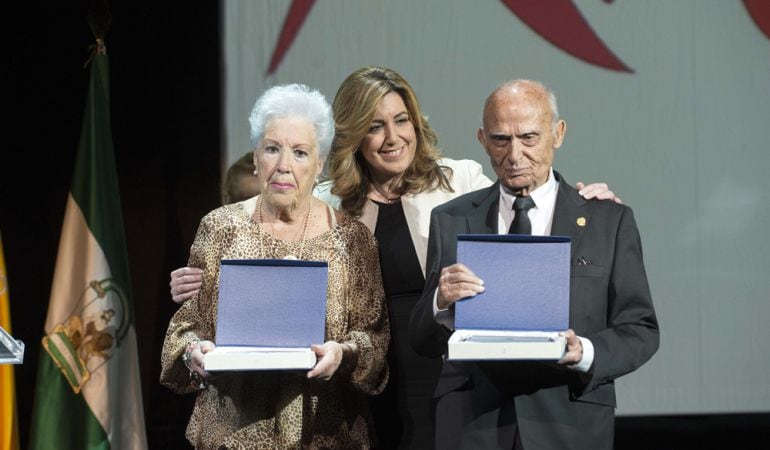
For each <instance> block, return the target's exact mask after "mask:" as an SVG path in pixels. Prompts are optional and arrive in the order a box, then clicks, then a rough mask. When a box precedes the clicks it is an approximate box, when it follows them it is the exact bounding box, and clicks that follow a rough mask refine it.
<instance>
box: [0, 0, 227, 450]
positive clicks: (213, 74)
mask: <svg viewBox="0 0 770 450" xmlns="http://www.w3.org/2000/svg"><path fill="white" fill-rule="evenodd" d="M16 3H24V5H23V6H18V5H17V6H15V7H13V8H11V9H10V10H8V9H6V10H5V11H4V13H3V14H2V16H3V18H2V19H0V20H2V26H1V27H0V28H2V44H0V45H2V46H3V53H2V55H3V60H4V61H3V63H2V64H1V65H0V76H1V77H2V92H3V94H2V99H3V101H2V103H3V109H4V112H5V114H3V116H4V117H5V119H4V123H3V126H2V130H3V133H2V135H3V142H2V144H0V145H1V147H0V148H2V157H1V158H0V186H1V187H0V190H1V193H2V195H0V231H2V235H3V244H4V249H5V258H6V264H7V271H8V273H7V275H8V281H9V288H10V302H11V319H12V323H13V330H14V336H15V337H16V338H18V339H21V340H23V341H24V343H25V344H26V354H25V362H24V364H23V365H20V366H17V367H16V372H15V373H16V383H17V397H18V412H19V426H20V434H21V448H26V446H27V444H28V442H29V424H30V417H31V414H32V411H31V410H32V402H33V396H34V388H35V380H36V374H37V361H38V356H39V351H40V339H41V337H42V336H43V325H44V322H45V317H46V312H47V308H48V299H49V295H50V289H51V282H52V279H53V270H54V264H55V260H56V253H57V249H58V245H59V234H60V232H61V225H62V221H63V219H64V206H65V201H66V198H67V193H68V190H69V187H70V183H71V177H72V172H73V164H74V158H75V152H76V148H77V143H78V139H79V135H80V128H81V120H82V114H83V108H84V106H85V95H86V87H87V81H88V71H87V70H86V69H84V68H83V64H84V62H85V61H86V59H87V56H88V46H89V45H91V44H92V42H93V38H92V35H91V32H90V30H89V28H88V24H87V21H86V15H87V10H88V3H89V2H87V1H80V2H78V1H75V2H71V1H69V2H48V3H44V4H41V3H38V2H16ZM110 3H111V5H110V7H111V10H112V15H113V22H112V28H111V31H110V32H109V33H108V34H107V37H106V43H107V52H108V55H109V57H110V81H111V94H112V97H111V103H112V105H111V106H112V131H113V137H114V143H115V158H116V163H117V171H118V179H119V184H120V194H121V199H122V205H123V217H124V224H125V230H126V245H127V248H128V256H129V269H130V272H131V281H132V289H133V294H134V305H135V313H136V320H135V326H136V332H137V340H138V347H139V357H140V361H139V363H140V368H141V377H142V387H143V400H144V411H145V416H146V418H147V434H148V441H149V444H150V448H186V447H187V445H186V443H185V442H184V426H185V424H186V422H187V419H188V417H189V414H190V411H191V408H192V400H193V399H192V398H191V397H181V396H178V395H176V394H174V393H172V392H171V391H169V390H168V389H166V388H164V387H162V386H160V385H159V383H158V376H159V365H160V362H159V355H160V349H161V345H162V342H163V336H164V333H165V329H166V326H167V324H168V320H169V319H170V317H171V315H172V314H173V313H174V311H175V310H176V305H175V304H174V303H173V302H172V301H171V299H170V296H169V293H168V274H169V271H170V270H171V269H172V268H174V267H179V266H180V265H184V264H185V263H186V261H187V256H188V251H189V246H190V244H191V242H192V240H193V238H194V235H195V231H196V229H197V225H198V222H199V220H200V219H201V217H202V216H203V215H204V214H205V213H206V212H208V211H209V210H211V209H213V208H215V207H216V206H218V203H219V196H218V190H219V182H220V174H221V169H220V122H219V117H220V106H219V97H220V95H219V92H220V75H219V73H220V60H219V43H220V38H219V5H218V2H179V1H174V2H126V1H123V2H118V1H113V2H110Z"/></svg>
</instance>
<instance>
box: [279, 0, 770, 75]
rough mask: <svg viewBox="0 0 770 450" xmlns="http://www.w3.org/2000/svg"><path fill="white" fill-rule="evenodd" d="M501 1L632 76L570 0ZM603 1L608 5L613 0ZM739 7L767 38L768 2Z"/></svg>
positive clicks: (747, 0) (298, 21)
mask: <svg viewBox="0 0 770 450" xmlns="http://www.w3.org/2000/svg"><path fill="white" fill-rule="evenodd" d="M501 1H502V2H503V4H504V5H505V6H507V7H508V9H510V10H511V12H513V13H514V14H515V15H516V16H517V17H518V18H519V19H521V21H522V22H524V23H525V24H527V26H529V27H530V28H531V29H532V30H533V31H534V32H535V33H537V34H539V35H540V36H541V37H543V38H544V39H545V40H547V41H548V42H550V43H552V44H553V45H555V46H557V47H559V48H560V49H561V50H563V51H565V52H567V53H569V54H570V55H572V56H574V57H576V58H578V59H581V60H583V61H585V62H587V63H589V64H593V65H596V66H599V67H603V68H605V69H609V70H617V71H620V72H631V73H633V70H631V69H630V68H629V67H628V66H626V64H625V63H623V61H621V60H620V58H618V57H617V56H615V54H614V53H613V52H612V50H610V49H609V48H608V47H607V46H606V45H605V44H604V42H603V41H602V40H601V38H599V36H598V35H597V34H596V32H595V31H594V30H593V28H591V25H590V24H589V23H588V22H587V21H586V20H585V18H584V17H583V15H582V14H580V10H578V8H577V6H575V3H574V2H573V1H572V0H550V1H547V2H545V1H542V0H501ZM604 2H605V3H612V2H613V0H604ZM313 4H315V0H292V2H291V6H290V7H289V12H288V13H287V14H286V19H284V22H283V28H282V29H281V35H280V36H279V38H278V42H277V43H276V45H275V49H274V50H273V56H272V58H270V66H269V67H268V69H267V75H271V74H272V73H273V72H275V71H276V69H278V66H279V65H281V61H282V60H283V57H284V56H285V55H286V52H287V51H289V48H290V47H291V44H292V42H294V38H295V37H297V34H298V33H299V30H300V29H301V28H302V24H303V23H304V22H305V19H306V18H307V16H308V14H310V10H311V9H312V8H313ZM743 5H744V6H745V7H746V10H747V11H748V12H749V15H750V16H751V18H752V20H753V21H754V23H755V24H756V25H757V27H758V28H759V29H760V31H762V33H764V35H765V36H766V37H767V38H768V39H770V2H769V1H767V0H743Z"/></svg>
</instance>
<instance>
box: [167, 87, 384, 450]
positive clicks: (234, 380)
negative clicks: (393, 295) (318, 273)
mask: <svg viewBox="0 0 770 450" xmlns="http://www.w3.org/2000/svg"><path fill="white" fill-rule="evenodd" d="M249 121H250V123H251V144H252V146H253V147H254V163H255V166H256V167H257V169H256V174H257V177H258V179H259V184H260V188H261V194H260V195H258V196H256V197H253V198H251V199H248V200H245V201H242V202H237V203H233V204H230V205H226V206H223V207H220V208H218V209H215V210H214V211H212V212H210V213H209V214H207V215H206V216H205V217H204V218H203V219H202V221H201V223H200V226H199V228H198V233H197V236H196V238H195V242H194V243H193V245H192V249H191V254H190V261H189V265H190V266H194V267H199V268H201V269H202V270H203V279H202V283H201V287H200V291H199V292H198V293H197V294H196V295H195V296H193V297H192V298H191V299H190V301H188V302H185V303H184V305H183V306H182V307H181V308H180V309H179V310H178V311H177V313H176V314H175V315H174V317H173V318H172V319H171V322H170V324H169V328H168V331H167V334H166V339H165V342H164V345H163V352H162V356H161V360H162V371H161V383H162V384H164V385H166V386H168V387H169V388H171V389H173V390H174V391H176V392H179V393H188V392H195V391H197V395H198V397H197V400H196V402H195V408H194V410H193V413H192V417H191V418H190V422H189V424H188V426H187V433H186V436H187V439H188V440H189V441H190V442H191V443H192V444H193V445H195V446H196V448H235V447H237V448H242V447H248V448H257V447H258V448H299V447H312V448H316V447H323V448H342V447H344V448H367V447H370V446H371V440H370V436H369V431H368V428H369V416H368V410H367V395H371V394H376V393H379V392H380V391H381V390H382V389H383V388H384V386H385V384H386V382H387V379H388V369H387V364H386V362H385V353H386V351H387V349H388V340H389V328H388V317H387V312H386V309H385V306H384V293H383V289H382V281H381V278H380V268H379V262H378V254H377V247H376V243H375V240H374V238H373V237H372V235H371V233H370V232H369V231H368V230H367V228H366V227H365V226H364V225H363V224H362V223H361V222H359V221H357V220H354V219H352V218H350V217H349V216H345V215H343V214H340V213H338V212H336V211H335V210H334V209H332V208H331V207H330V206H328V205H327V204H325V203H323V202H322V201H320V200H318V199H316V198H315V197H313V195H312V192H313V187H314V185H315V182H316V178H317V176H318V175H319V174H320V173H321V170H322V168H323V163H324V159H325V157H326V155H327V154H328V152H329V148H330V146H331V142H332V139H333V137H334V122H333V119H332V112H331V108H330V106H329V104H328V103H327V102H326V100H325V99H324V97H323V95H321V94H320V93H319V92H318V91H315V90H311V89H309V88H308V87H306V86H303V85H296V84H294V85H283V86H276V87H273V88H271V89H269V90H267V91H266V92H265V93H264V94H263V95H262V96H261V97H260V98H259V99H258V100H257V102H256V105H255V106H254V109H253V111H252V113H251V116H250V118H249ZM286 257H290V258H291V257H293V258H297V259H302V260H315V261H326V262H328V264H329V284H328V290H327V307H326V311H327V312H326V338H325V340H326V342H324V343H318V344H319V345H316V346H313V350H314V351H315V353H316V356H317V357H318V362H317V364H316V366H315V368H314V369H312V370H311V371H309V372H307V373H306V374H297V373H296V372H295V373H292V372H239V373H228V374H221V375H217V376H215V377H211V376H210V375H209V374H208V373H207V372H206V371H205V370H204V369H203V365H202V362H203V355H204V354H205V353H208V352H209V351H211V350H212V349H213V348H214V344H213V342H212V341H213V340H214V337H215V324H216V311H217V296H218V286H219V266H220V261H221V260H222V259H244V258H260V259H261V258H286Z"/></svg>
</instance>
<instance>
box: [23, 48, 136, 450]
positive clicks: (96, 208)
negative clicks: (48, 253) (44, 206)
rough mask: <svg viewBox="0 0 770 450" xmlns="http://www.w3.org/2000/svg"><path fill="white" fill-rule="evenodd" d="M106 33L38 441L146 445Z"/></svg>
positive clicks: (59, 284) (53, 326)
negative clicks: (111, 123) (111, 128)
mask: <svg viewBox="0 0 770 450" xmlns="http://www.w3.org/2000/svg"><path fill="white" fill-rule="evenodd" d="M108 70H109V66H108V60H107V55H106V52H105V50H104V45H103V42H102V41H101V39H97V47H96V50H95V52H94V56H93V58H92V60H91V61H90V72H91V73H90V85H89V91H88V98H87V101H86V107H85V112H84V117H83V127H82V131H81V138H80V144H79V146H78V154H77V159H76V165H75V172H74V175H73V181H72V188H71V189H70V193H69V196H68V198H67V205H66V212H65V215H64V224H63V226H62V232H61V240H60V242H59V250H58V255H57V259H56V269H55V272H54V279H53V284H52V287H51V297H50V301H49V306H48V316H47V318H46V322H45V336H44V337H43V338H42V342H41V345H42V350H41V352H40V362H39V364H38V375H37V387H36V392H35V404H34V410H33V418H32V427H31V433H30V449H51V448H68V449H77V448H89V449H110V448H113V449H144V448H147V441H146V434H145V426H144V413H143V408H142V397H141V384H140V381H139V363H138V357H137V356H138V355H137V345H136V333H135V330H134V326H133V303H132V298H131V289H130V280H129V272H128V257H127V252H126V247H125V242H124V233H123V218H122V213H121V206H120V196H119V194H118V184H117V174H116V170H115V159H114V155H113V147H112V134H111V131H110V115H109V83H108V80H109V78H108Z"/></svg>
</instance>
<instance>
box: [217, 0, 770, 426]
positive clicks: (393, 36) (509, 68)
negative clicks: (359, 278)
mask: <svg viewBox="0 0 770 450" xmlns="http://www.w3.org/2000/svg"><path fill="white" fill-rule="evenodd" d="M290 4H291V2H289V1H284V0H269V1H267V0H266V1H258V2H247V1H235V0H228V1H225V2H224V6H223V8H224V9H223V20H224V23H223V37H224V39H223V43H224V44H223V45H224V49H223V52H224V55H225V56H224V60H223V65H224V78H223V79H224V86H223V93H224V94H223V95H224V117H223V129H224V136H225V142H224V147H225V148H226V151H227V155H226V159H225V160H226V162H227V164H229V163H232V162H233V161H235V160H236V159H237V158H238V156H240V155H241V154H243V152H245V151H247V150H248V149H249V132H248V122H247V117H248V113H249V111H250V109H251V107H252V106H253V103H254V101H255V100H256V98H257V97H258V96H259V94H260V93H261V92H262V91H264V89H266V88H268V87H270V86H272V85H273V84H276V83H288V82H302V83H305V84H309V85H311V86H313V87H316V88H318V89H320V90H321V91H322V92H324V93H325V94H326V95H327V97H328V98H329V100H330V101H331V100H332V99H333V97H334V94H335V93H336V90H337V87H338V86H339V83H340V82H341V81H342V80H343V79H344V78H345V77H346V76H347V75H348V74H349V73H350V72H352V71H353V70H355V69H357V68H359V67H361V66H364V65H384V66H388V67H391V68H393V69H395V70H397V71H399V72H400V73H402V74H403V75H404V76H405V77H406V78H407V79H408V80H409V82H410V83H411V84H412V86H413V87H414V88H415V90H416V92H417V94H418V96H419V99H420V102H421V104H422V107H423V110H424V111H425V112H426V113H427V114H428V116H429V118H430V122H431V125H432V126H433V127H434V128H435V129H436V131H437V132H438V134H439V139H440V145H441V148H442V150H443V151H444V153H445V154H447V155H448V156H450V157H454V158H473V159H476V160H478V161H479V162H481V163H482V164H483V165H484V166H485V170H486V171H487V173H488V174H490V175H492V171H491V170H490V166H489V163H488V161H487V160H486V157H485V155H484V153H483V150H482V149H481V148H480V146H479V145H478V143H477V142H476V139H475V131H476V128H477V127H478V124H479V117H480V112H481V107H482V104H483V101H484V98H485V96H486V95H487V94H488V93H489V92H490V91H491V90H492V89H493V88H494V86H495V85H497V84H498V83H500V82H501V81H504V80H506V79H509V78H534V79H538V80H541V81H543V82H545V83H546V84H547V85H549V86H550V87H551V88H553V89H554V91H555V92H556V94H557V97H558V98H559V104H560V110H561V113H562V116H563V117H564V118H565V119H566V121H567V124H568V131H567V136H566V140H565V143H564V146H563V147H562V149H561V150H559V152H558V153H557V156H556V162H555V167H556V168H557V169H558V170H560V171H561V172H562V173H563V174H565V176H566V177H567V179H568V180H570V181H571V182H575V181H578V180H582V181H597V180H601V181H606V182H608V183H609V184H610V185H611V187H612V188H613V190H615V191H616V192H617V193H618V194H619V195H620V196H621V197H622V198H623V200H624V201H625V202H626V203H627V204H629V205H630V206H631V207H632V208H633V209H634V213H635V215H636V218H637V222H638V224H639V229H640V232H641V234H642V240H643V245H644V250H645V261H646V266H647V271H648V276H649V279H650V285H651V288H652V292H653V298H654V301H655V306H656V309H657V312H658V316H659V320H660V324H661V348H660V351H659V352H658V353H657V354H656V355H655V356H654V357H653V359H652V360H651V361H650V362H649V363H648V364H647V365H645V366H644V367H642V368H641V369H640V370H638V371H637V372H635V373H633V374H630V375H627V376H625V377H622V378H620V379H619V380H618V383H617V384H618V402H619V409H618V413H619V414H621V415H644V414H683V413H711V412H714V413H716V412H759V411H763V412H767V411H770V360H768V358H766V357H765V355H764V352H763V350H764V344H765V343H766V342H770V327H768V326H767V325H766V322H767V318H768V317H770V298H769V297H770V295H769V294H770V276H768V273H769V272H770V271H769V270H768V267H769V266H770V245H769V244H768V240H767V238H766V235H765V231H766V230H767V229H768V228H770V212H769V211H770V209H769V208H767V206H766V205H767V203H768V200H770V199H769V198H768V197H769V195H768V192H770V186H769V184H770V181H768V178H767V177H766V176H765V172H767V170H768V168H770V152H768V150H770V149H768V144H767V141H768V139H767V138H766V137H765V135H766V129H767V128H768V125H769V124H770V108H768V100H770V40H768V38H767V37H766V36H764V35H763V34H762V32H761V31H760V30H759V29H758V28H757V26H756V25H755V24H754V22H753V21H752V20H751V18H750V16H749V14H748V12H747V11H746V8H745V7H744V5H743V2H740V1H737V0H735V1H719V0H707V1H703V0H682V1H678V2H611V3H609V4H608V3H607V2H602V1H598V0H580V1H575V4H576V5H577V7H578V9H579V10H580V12H581V13H582V15H583V16H584V17H585V19H586V21H587V22H588V23H589V24H590V25H591V27H592V28H593V30H594V31H595V32H596V33H597V35H598V36H599V37H600V38H601V39H602V40H603V41H604V42H605V44H606V45H607V47H609V48H610V49H611V50H612V51H613V52H614V53H615V54H616V55H617V56H618V57H619V58H620V59H621V60H622V61H623V62H624V63H625V64H626V65H628V66H629V67H631V68H632V69H633V70H634V73H626V72H617V71H611V70H607V69H604V68H601V67H598V66H596V65H591V64H588V63H585V62H583V61H581V60H580V59H578V58H576V57H574V56H572V55H570V54H568V53H566V52H564V51H562V50H561V49H559V48H558V47H557V46H556V45H553V44H551V43H550V42H548V41H546V40H545V39H543V38H542V37H541V36H540V35H538V34H537V33H535V32H534V31H533V30H532V29H530V28H529V27H528V26H527V25H526V24H525V23H524V22H522V21H521V20H520V19H519V18H518V17H517V16H516V15H515V14H513V13H512V12H511V11H510V10H509V9H508V8H507V7H506V6H505V5H504V4H503V3H502V2H501V1H498V0H478V1H467V0H424V1H410V0H391V1H388V2H382V1H374V0H367V1H363V0H362V1H352V0H323V1H318V2H316V4H315V5H314V6H313V8H312V10H311V11H310V13H309V15H308V17H307V19H306V21H305V22H304V25H303V26H302V28H301V30H300V32H299V33H298V34H297V36H296V38H295V40H294V42H293V45H292V46H291V48H290V49H289V51H288V52H287V53H286V56H285V58H284V59H283V62H282V63H281V65H280V66H279V67H278V69H277V70H276V72H275V73H274V74H272V75H269V76H267V75H265V74H266V72H267V68H268V65H269V62H270V58H271V56H272V53H273V48H274V47H275V44H276V42H277V40H278V36H279V34H280V32H281V27H282V25H283V22H284V17H285V16H286V14H287V11H288V10H289V5H290ZM554 15H555V16H554V18H555V20H556V19H557V18H558V17H557V16H558V12H556V11H554Z"/></svg>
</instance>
